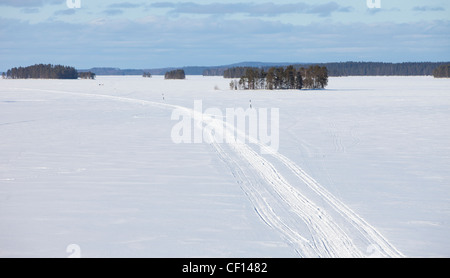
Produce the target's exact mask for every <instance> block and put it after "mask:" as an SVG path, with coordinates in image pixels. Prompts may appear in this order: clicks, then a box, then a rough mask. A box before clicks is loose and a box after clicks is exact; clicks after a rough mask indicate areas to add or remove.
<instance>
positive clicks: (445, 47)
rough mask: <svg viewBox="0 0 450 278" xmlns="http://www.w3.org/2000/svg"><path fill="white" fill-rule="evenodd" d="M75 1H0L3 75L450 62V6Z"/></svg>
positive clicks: (354, 1)
mask: <svg viewBox="0 0 450 278" xmlns="http://www.w3.org/2000/svg"><path fill="white" fill-rule="evenodd" d="M371 1H372V2H376V1H375V0H371ZM67 2H68V1H66V0H0V70H6V69H8V68H11V67H14V66H28V65H32V64H36V63H52V64H64V65H71V66H75V67H76V68H91V67H120V68H156V67H168V66H193V65H203V66H209V65H223V64H231V63H235V62H241V61H261V62H292V63H297V62H339V61H382V62H407V61H450V35H449V34H450V21H449V20H450V1H449V0H426V1H425V0H381V1H380V2H381V6H380V8H369V7H368V3H367V0H341V1H339V0H335V1H330V0H314V1H310V0H299V1H295V0H277V1H266V0H262V1H259V0H250V1H248V0H236V1H233V0H231V1H226V2H224V1H215V0H213V1H209V0H187V1H148V0H137V1H134V0H80V4H81V5H80V7H79V8H71V7H69V6H70V5H68V4H67ZM69 2H74V3H75V2H76V1H75V0H72V1H69Z"/></svg>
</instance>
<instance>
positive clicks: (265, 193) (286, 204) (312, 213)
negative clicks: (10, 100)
mask: <svg viewBox="0 0 450 278" xmlns="http://www.w3.org/2000/svg"><path fill="white" fill-rule="evenodd" d="M27 90H33V91H42V92H48V93H58V94H68V95H73V96H85V97H89V98H101V99H109V100H113V101H120V102H127V103H133V104H141V105H149V106H153V107H158V108H162V109H180V110H183V111H185V112H186V113H188V115H192V118H193V119H196V120H197V123H196V124H197V125H198V126H199V127H202V126H203V124H207V125H208V126H209V127H215V129H214V128H213V129H210V130H209V133H207V136H209V137H210V142H212V146H214V148H215V150H216V151H217V153H218V154H219V156H220V157H221V158H222V159H223V160H224V161H225V162H226V163H227V164H228V166H229V167H230V169H231V170H232V173H233V175H234V176H235V177H236V179H237V180H238V181H239V182H240V183H241V188H242V189H243V190H244V192H245V194H246V195H247V196H248V197H249V199H250V201H251V202H252V204H253V205H254V209H255V211H256V212H257V213H258V215H259V216H260V217H261V219H262V220H263V221H264V222H265V223H266V224H267V225H269V226H270V227H272V228H274V229H275V230H277V231H278V232H280V233H281V234H282V235H283V236H284V238H285V239H286V240H287V241H288V242H289V243H290V244H291V245H292V246H293V247H294V248H295V250H296V251H297V253H298V254H299V255H300V256H304V257H364V256H367V254H366V253H365V252H363V251H361V250H360V248H359V247H358V246H357V245H356V244H355V243H354V241H353V239H360V238H364V239H365V242H366V243H367V246H366V247H370V246H376V247H377V251H378V252H379V254H380V255H381V256H385V257H403V254H402V253H401V252H399V251H398V250H397V249H396V248H395V247H394V246H393V245H392V244H390V243H389V242H388V241H387V240H386V239H385V238H384V237H383V236H382V235H381V234H380V233H379V232H378V231H377V230H376V229H375V228H374V227H372V226H371V225H369V224H368V223H367V222H366V221H365V220H364V219H362V218H361V217H360V216H358V215H357V214H356V213H355V212H353V211H352V210H351V209H350V208H348V207H347V206H346V205H345V204H344V203H342V202H341V201H339V200H338V199H337V198H336V197H335V196H333V195H332V194H331V193H330V192H328V191H327V190H326V189H325V188H324V187H323V186H322V185H320V184H319V183H318V182H317V181H315V180H314V179H313V178H312V177H311V176H309V175H308V174H307V173H306V172H305V171H304V170H303V169H301V168H300V167H299V166H298V165H296V164H295V163H294V162H292V161H291V160H289V159H288V158H287V157H285V156H283V155H281V154H280V153H278V152H273V151H271V150H270V149H269V148H268V147H267V146H265V145H264V144H262V143H261V142H259V141H258V140H256V139H255V138H251V140H250V141H249V142H256V144H255V145H257V146H259V147H260V148H262V149H265V150H266V151H267V153H269V154H270V156H272V157H273V158H275V159H276V160H277V161H278V162H280V163H281V164H282V165H283V166H284V167H286V168H287V169H289V171H290V172H292V173H293V174H294V175H295V176H296V177H297V179H298V181H299V182H301V183H303V184H305V185H306V186H307V187H308V188H309V189H310V190H312V191H313V192H314V193H315V194H316V196H317V197H318V198H319V200H322V201H324V202H326V203H327V204H328V205H329V207H331V208H332V210H333V211H328V210H329V208H328V209H325V208H324V207H321V206H318V205H317V204H316V203H314V202H313V200H311V199H310V198H307V197H306V196H305V195H304V194H302V192H301V191H300V190H299V189H298V188H296V187H295V186H293V185H291V184H290V183H289V182H288V181H287V180H286V179H285V178H284V177H283V176H282V175H281V174H280V172H279V171H278V170H277V168H276V167H275V166H274V165H273V164H272V163H270V162H269V161H268V160H267V159H265V158H264V157H263V156H262V155H260V154H258V153H257V152H255V151H254V150H253V149H252V148H251V147H250V146H249V145H248V144H244V143H240V142H239V143H238V142H236V141H235V133H236V132H237V133H240V132H241V131H239V130H236V129H235V127H233V126H230V125H229V124H227V123H226V122H225V121H224V120H223V119H217V118H215V117H214V116H211V115H206V114H203V113H199V112H196V111H194V110H193V109H190V108H186V107H182V106H178V105H171V104H167V103H160V102H153V101H148V100H140V99H133V98H127V97H120V96H110V95H100V94H87V93H77V92H66V91H56V90H41V89H27ZM213 130H214V131H215V132H217V131H220V130H222V131H223V134H222V135H223V136H225V137H222V138H228V139H227V140H226V142H227V144H219V143H218V142H217V140H215V135H214V134H213ZM244 136H245V137H246V138H249V136H247V135H245V134H244ZM249 139H250V138H249ZM224 147H226V148H227V150H228V151H227V150H226V149H225V148H224ZM249 173H251V175H253V177H249ZM333 213H337V214H338V215H339V216H340V217H341V218H343V219H345V223H346V224H344V225H345V227H342V226H340V225H343V224H342V223H340V224H338V223H337V221H335V219H333V217H332V214H333ZM305 227H306V228H307V230H308V231H309V234H308V235H307V236H302V235H301V234H300V233H299V231H300V230H302V229H303V230H304V228H305ZM348 227H353V230H356V231H357V232H358V235H355V234H347V232H346V231H344V230H347V231H348V230H349V229H348ZM344 228H345V229H344Z"/></svg>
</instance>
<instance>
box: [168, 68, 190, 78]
mask: <svg viewBox="0 0 450 278" xmlns="http://www.w3.org/2000/svg"><path fill="white" fill-rule="evenodd" d="M164 78H165V79H186V74H185V73H184V70H182V69H178V70H173V71H169V72H167V73H166V74H165V76H164Z"/></svg>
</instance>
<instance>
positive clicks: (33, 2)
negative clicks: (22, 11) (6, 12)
mask: <svg viewBox="0 0 450 278" xmlns="http://www.w3.org/2000/svg"><path fill="white" fill-rule="evenodd" d="M65 2H66V0H0V6H11V7H42V6H44V5H46V4H50V5H56V4H63V3H65Z"/></svg>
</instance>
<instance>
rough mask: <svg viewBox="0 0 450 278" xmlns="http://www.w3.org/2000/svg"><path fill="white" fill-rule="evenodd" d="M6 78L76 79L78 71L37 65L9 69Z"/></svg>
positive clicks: (49, 65)
mask: <svg viewBox="0 0 450 278" xmlns="http://www.w3.org/2000/svg"><path fill="white" fill-rule="evenodd" d="M6 77H7V78H11V79H28V78H35V79H78V71H77V70H76V69H75V68H73V67H68V66H62V65H56V66H54V65H51V64H48V65H44V64H39V65H34V66H29V67H18V68H17V67H16V68H12V69H9V70H8V71H7V72H6Z"/></svg>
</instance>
